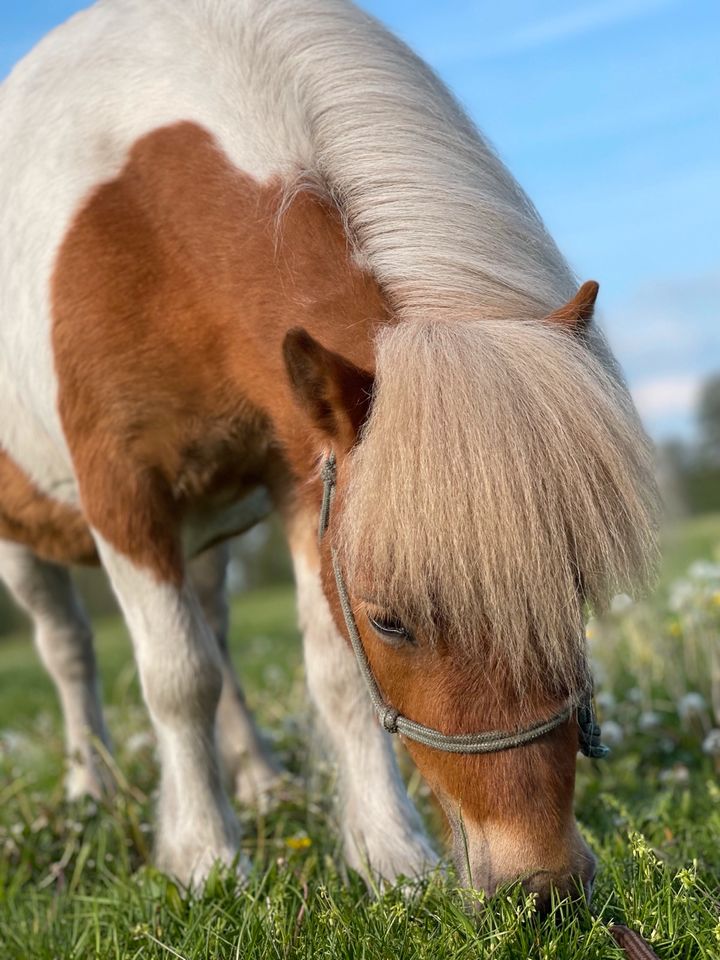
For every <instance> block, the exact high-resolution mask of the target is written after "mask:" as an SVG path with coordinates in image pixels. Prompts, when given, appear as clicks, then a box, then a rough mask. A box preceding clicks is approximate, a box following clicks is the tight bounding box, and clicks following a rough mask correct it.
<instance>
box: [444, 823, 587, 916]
mask: <svg viewBox="0 0 720 960" xmlns="http://www.w3.org/2000/svg"><path fill="white" fill-rule="evenodd" d="M569 833H570V835H569V837H566V838H559V839H558V841H557V844H556V845H555V844H549V843H548V838H547V837H542V843H538V844H533V842H532V838H531V837H528V836H525V837H522V836H519V835H517V834H516V835H514V836H513V833H512V832H511V831H509V830H507V829H506V828H500V827H498V826H494V827H488V826H487V825H485V826H484V827H483V828H482V829H481V830H479V831H476V830H473V828H472V826H470V825H466V827H465V831H464V834H461V835H460V836H459V837H458V836H455V843H454V853H455V863H456V868H457V871H458V876H459V878H460V882H461V883H462V884H463V885H464V886H468V887H474V888H475V889H478V890H482V891H483V892H484V893H486V894H487V895H488V896H490V897H492V896H494V895H495V894H496V893H498V892H499V891H500V890H502V889H505V888H507V887H508V886H510V885H512V884H515V883H518V882H520V883H522V885H523V887H524V888H525V890H526V891H527V892H528V893H532V894H534V895H535V897H536V903H537V910H538V913H540V914H541V915H546V914H548V913H549V912H550V911H551V910H552V908H553V906H554V905H555V904H556V903H558V902H559V901H561V900H568V901H574V902H576V903H578V904H580V903H583V902H585V903H589V902H590V899H591V897H592V890H593V884H594V881H595V873H596V866H597V862H596V859H595V856H594V855H593V853H592V851H591V850H590V848H589V847H588V846H587V844H586V843H585V841H584V840H583V839H582V837H581V836H580V834H579V833H578V831H577V828H576V827H575V825H574V824H573V825H572V827H571V829H570V832H569ZM538 839H540V838H538Z"/></svg>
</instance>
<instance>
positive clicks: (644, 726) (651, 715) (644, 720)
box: [638, 710, 662, 733]
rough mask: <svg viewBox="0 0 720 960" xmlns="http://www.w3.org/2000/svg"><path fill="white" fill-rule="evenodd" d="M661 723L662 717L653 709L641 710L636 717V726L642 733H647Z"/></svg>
mask: <svg viewBox="0 0 720 960" xmlns="http://www.w3.org/2000/svg"><path fill="white" fill-rule="evenodd" d="M661 723H662V717H661V716H660V714H659V713H655V711H654V710H643V712H642V713H641V714H640V717H639V718H638V728H639V729H640V730H642V731H643V733H649V732H650V730H656V729H657V728H658V727H659V726H660V724H661Z"/></svg>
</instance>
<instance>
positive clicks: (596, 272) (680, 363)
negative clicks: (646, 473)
mask: <svg viewBox="0 0 720 960" xmlns="http://www.w3.org/2000/svg"><path fill="white" fill-rule="evenodd" d="M86 5H87V4H85V3H82V2H72V0H64V2H63V0H56V2H51V0H33V2H25V3H22V4H17V5H13V7H12V8H10V9H9V7H10V4H4V5H3V11H2V13H0V77H3V76H4V75H5V74H6V73H7V72H8V71H9V70H10V69H11V67H12V65H13V63H14V62H15V61H16V60H18V59H19V58H20V57H21V56H22V55H23V54H24V53H25V52H26V51H27V50H29V49H30V47H32V45H33V43H34V42H35V41H36V40H37V39H39V37H41V36H42V34H43V33H45V32H46V31H47V30H48V29H49V28H50V27H52V26H54V25H55V24H56V23H59V22H61V21H62V20H63V19H65V18H66V17H67V16H68V15H69V14H70V13H72V12H74V11H75V10H77V9H80V8H81V7H83V6H86ZM361 5H362V6H364V7H365V8H366V9H367V10H369V11H371V12H372V13H374V14H375V15H377V16H378V17H380V19H382V20H383V21H384V22H385V23H386V24H387V25H388V26H390V27H391V28H392V29H393V30H395V32H397V33H398V34H400V35H401V36H402V37H403V38H404V39H405V40H406V41H407V42H409V43H410V45H411V46H413V47H414V48H415V49H416V50H417V51H418V52H419V53H420V54H421V55H422V56H423V57H424V58H425V59H426V60H427V61H428V62H429V63H431V64H432V65H433V66H434V67H435V68H436V70H438V72H439V73H440V75H441V76H442V77H443V78H444V79H445V80H446V81H447V83H448V84H449V85H450V87H451V88H452V89H453V90H454V91H455V93H456V94H457V96H458V97H459V98H460V100H461V101H462V102H463V103H464V105H465V106H466V108H467V109H468V111H469V112H470V114H471V115H472V116H473V118H474V119H475V120H476V121H477V123H478V124H479V126H480V127H481V128H482V129H483V130H484V131H485V133H486V134H487V135H488V136H489V138H490V139H491V140H492V141H493V142H494V144H495V145H496V147H497V148H498V150H499V152H500V154H501V155H502V156H503V157H504V159H505V160H506V162H507V163H508V165H509V166H510V168H511V170H512V171H513V172H514V173H515V175H516V176H517V177H518V179H519V180H520V182H521V183H522V184H523V186H524V187H525V189H526V190H527V192H528V193H529V194H530V196H531V197H532V199H533V200H534V201H535V203H536V205H537V206H538V208H539V210H540V212H541V213H542V215H543V217H544V218H545V220H546V222H547V223H548V226H549V227H550V230H551V232H552V233H553V235H554V236H555V238H556V240H557V241H558V244H559V245H560V247H561V249H562V250H563V251H564V252H565V254H566V255H567V257H568V258H569V260H570V262H571V263H572V265H573V266H574V267H575V269H576V271H577V272H578V274H579V276H580V277H581V279H587V278H591V277H592V278H594V279H597V280H599V281H600V285H601V292H600V310H601V313H600V316H601V319H602V321H603V323H604V326H605V328H606V329H607V331H608V334H609V336H610V339H611V342H612V344H613V346H614V348H615V350H616V353H617V354H618V356H619V358H620V360H621V362H622V364H623V366H624V368H625V370H626V372H627V375H628V378H629V380H630V383H631V386H632V388H633V391H634V394H635V397H636V400H637V402H638V405H639V407H640V410H641V412H642V414H643V416H644V417H645V420H646V423H647V424H648V426H649V428H650V429H651V431H652V433H653V434H654V435H655V436H657V437H664V436H668V435H670V434H673V433H678V432H682V433H686V432H688V431H689V430H690V429H691V425H692V416H693V408H694V403H695V399H696V396H697V389H698V385H699V383H700V382H701V380H702V378H703V377H704V376H707V375H708V374H709V373H712V372H715V371H720V306H718V305H719V304H720V234H719V229H718V225H719V224H720V69H719V68H718V59H719V56H720V53H719V51H720V3H718V2H717V0H582V2H579V0H574V2H570V0H543V3H537V2H536V0H503V2H502V3H497V2H491V0H445V2H443V3H440V2H438V0H363V2H362V4H361Z"/></svg>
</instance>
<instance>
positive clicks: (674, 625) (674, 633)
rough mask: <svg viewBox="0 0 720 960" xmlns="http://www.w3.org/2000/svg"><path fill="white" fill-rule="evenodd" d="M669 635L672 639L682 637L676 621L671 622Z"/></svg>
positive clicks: (680, 628)
mask: <svg viewBox="0 0 720 960" xmlns="http://www.w3.org/2000/svg"><path fill="white" fill-rule="evenodd" d="M670 635H671V636H673V637H681V636H682V627H681V626H680V624H679V623H678V621H677V620H673V622H672V623H671V624H670Z"/></svg>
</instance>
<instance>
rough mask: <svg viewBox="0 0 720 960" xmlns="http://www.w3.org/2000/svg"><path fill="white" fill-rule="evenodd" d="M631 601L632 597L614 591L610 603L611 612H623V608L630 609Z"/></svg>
mask: <svg viewBox="0 0 720 960" xmlns="http://www.w3.org/2000/svg"><path fill="white" fill-rule="evenodd" d="M633 603H634V601H633V598H632V597H629V596H628V595H627V594H626V593H616V594H615V596H614V597H613V598H612V601H611V603H610V609H611V610H612V612H613V613H624V612H625V610H629V609H630V607H631V606H632V605H633Z"/></svg>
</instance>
